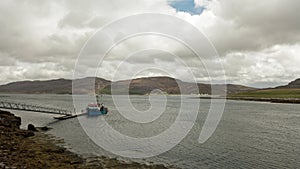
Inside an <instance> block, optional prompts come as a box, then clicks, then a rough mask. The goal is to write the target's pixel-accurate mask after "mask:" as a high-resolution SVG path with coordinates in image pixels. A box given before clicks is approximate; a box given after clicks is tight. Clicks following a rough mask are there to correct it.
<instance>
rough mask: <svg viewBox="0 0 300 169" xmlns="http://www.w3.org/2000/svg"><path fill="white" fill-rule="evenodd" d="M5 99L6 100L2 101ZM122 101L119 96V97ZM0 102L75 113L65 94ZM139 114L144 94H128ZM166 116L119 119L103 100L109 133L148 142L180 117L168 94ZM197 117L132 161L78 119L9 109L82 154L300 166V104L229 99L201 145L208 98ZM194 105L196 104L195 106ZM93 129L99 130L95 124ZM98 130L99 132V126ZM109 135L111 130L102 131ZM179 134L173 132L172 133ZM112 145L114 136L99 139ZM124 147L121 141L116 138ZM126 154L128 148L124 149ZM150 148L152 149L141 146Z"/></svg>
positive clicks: (181, 163) (187, 164) (188, 163)
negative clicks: (183, 132) (171, 139)
mask: <svg viewBox="0 0 300 169" xmlns="http://www.w3.org/2000/svg"><path fill="white" fill-rule="evenodd" d="M3 96H5V97H3ZM120 97H122V96H120ZM184 99H185V100H184V102H185V104H193V103H194V102H195V101H194V100H195V99H198V98H193V97H184ZM0 100H5V101H14V102H22V103H27V104H35V105H41V106H48V107H56V108H62V109H69V110H73V109H74V106H73V102H72V97H71V96H69V95H3V94H2V95H1V97H0ZM130 100H131V104H130V105H127V104H124V105H122V106H123V107H122V109H124V108H126V106H133V107H134V108H135V109H136V110H137V111H147V110H148V109H150V108H151V104H150V102H149V97H148V96H130ZM166 100H167V103H166V107H165V109H164V112H163V113H162V114H161V115H160V116H159V117H158V118H157V119H155V120H154V121H153V122H150V123H136V122H132V121H130V120H129V119H127V118H125V117H123V116H122V113H120V112H119V110H120V109H118V108H117V107H116V105H115V104H114V101H113V100H112V97H111V96H103V97H102V98H101V102H103V103H105V105H106V106H107V107H108V108H109V111H110V113H109V114H108V115H107V116H102V117H96V118H99V120H100V121H101V120H105V121H106V122H107V123H108V124H109V125H110V126H111V127H112V129H114V130H116V131H119V132H120V133H122V134H124V135H127V136H130V137H135V138H147V137H152V136H155V135H159V134H160V133H162V132H163V131H165V130H167V129H168V128H169V127H170V126H171V125H172V124H173V123H174V121H175V120H176V117H177V116H178V113H179V110H180V106H181V103H182V98H181V97H180V96H166ZM200 100H201V101H200V106H199V110H198V112H197V113H198V115H197V117H196V119H195V123H194V125H193V127H192V129H191V131H190V132H189V133H188V134H187V136H186V137H185V138H184V139H183V140H182V141H181V142H180V143H179V144H177V145H176V146H175V147H173V148H172V149H170V150H169V151H166V152H164V153H162V154H160V155H157V156H154V157H150V158H144V159H136V158H134V159H132V158H124V157H120V156H118V155H115V154H113V153H111V152H110V151H109V150H104V149H103V148H101V147H100V146H98V145H97V144H96V143H95V142H94V141H93V140H92V139H91V138H89V137H88V135H87V134H86V133H85V131H84V129H83V127H82V124H81V123H80V120H82V119H80V118H88V117H86V116H80V117H78V118H74V119H68V120H65V121H57V120H55V119H53V117H54V116H57V115H51V114H42V113H36V112H25V111H16V110H9V111H11V112H13V113H14V114H16V115H18V116H21V117H22V126H21V127H22V128H26V126H27V124H29V123H33V124H35V125H36V126H49V127H51V128H53V129H52V130H50V131H49V132H48V133H50V134H53V135H55V136H57V137H59V138H62V139H64V141H65V146H67V147H68V148H70V150H71V151H73V152H76V153H78V154H81V155H106V156H110V157H117V158H121V159H125V160H132V161H138V162H145V163H149V162H150V163H152V162H153V163H158V164H167V165H174V166H177V167H180V168H297V167H299V166H300V105H296V104H277V103H266V102H249V101H232V100H227V101H226V106H225V110H224V112H223V116H222V119H221V121H220V123H219V124H218V127H217V129H216V130H215V132H214V133H213V135H212V136H211V137H210V138H209V139H208V140H207V141H206V142H205V143H202V144H200V143H199V142H198V138H199V134H200V132H201V129H202V127H203V124H204V122H205V119H206V117H207V112H209V108H210V106H213V105H211V100H209V99H200ZM195 104H196V103H195ZM95 127H99V126H97V125H95ZM99 130H101V129H100V128H99ZM103 132H109V131H103ZM176 134H177V133H176V132H174V135H176ZM103 139H107V141H116V138H115V136H114V135H110V137H107V138H103ZM117 141H119V142H120V144H121V143H122V140H117ZM123 148H124V151H130V148H128V150H126V145H124V146H123ZM141 148H146V149H149V148H150V149H151V147H141Z"/></svg>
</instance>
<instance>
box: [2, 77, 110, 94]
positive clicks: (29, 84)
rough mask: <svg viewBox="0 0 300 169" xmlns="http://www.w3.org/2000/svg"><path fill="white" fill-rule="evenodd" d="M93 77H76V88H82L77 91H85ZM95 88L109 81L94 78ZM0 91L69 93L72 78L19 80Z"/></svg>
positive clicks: (102, 86) (99, 87) (105, 84)
mask: <svg viewBox="0 0 300 169" xmlns="http://www.w3.org/2000/svg"><path fill="white" fill-rule="evenodd" d="M93 79H94V78H91V77H88V78H83V79H76V80H75V81H76V84H77V85H78V86H79V87H78V88H80V89H82V90H81V91H77V93H87V92H88V90H89V89H88V88H87V87H86V84H87V83H88V82H89V81H91V80H93ZM95 84H96V85H95V87H96V90H100V89H102V88H104V87H105V86H107V85H108V84H110V81H108V80H105V79H101V78H96V79H95ZM0 93H16V94H71V93H72V80H69V79H54V80H45V81H39V80H36V81H19V82H13V83H9V84H6V85H1V86H0Z"/></svg>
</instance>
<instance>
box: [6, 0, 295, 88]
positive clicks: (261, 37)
mask: <svg viewBox="0 0 300 169" xmlns="http://www.w3.org/2000/svg"><path fill="white" fill-rule="evenodd" d="M185 2H188V3H185V5H184V4H182V3H183V1H180V0H176V1H169V0H153V1H149V0H132V1H122V0H111V1H110V2H109V3H108V2H107V1H98V0H87V1H84V2H83V1H80V0H72V1H71V0H64V1H55V0H54V1H39V0H32V1H23V0H20V1H1V2H0V25H1V29H0V58H1V63H0V71H1V73H0V77H1V80H0V83H1V84H3V83H8V82H11V81H16V80H27V79H47V78H49V79H51V78H61V77H63V78H72V73H73V70H74V66H75V63H76V59H77V56H78V54H79V52H80V49H81V48H82V46H83V45H84V44H85V42H86V41H87V40H88V39H89V38H90V37H91V36H92V35H93V33H95V32H96V31H97V30H98V29H99V28H100V27H102V26H104V25H106V24H108V23H110V22H112V21H114V20H116V19H120V18H123V17H126V16H130V15H133V14H139V13H145V12H151V13H154V12H158V13H164V14H169V15H172V16H175V17H179V18H181V19H184V20H186V21H188V22H190V23H191V24H193V25H194V26H195V27H197V28H199V29H200V30H201V31H202V32H203V33H204V34H205V35H206V36H207V38H208V39H209V40H210V41H211V42H212V44H213V45H214V46H215V47H216V49H217V51H218V52H219V54H220V56H221V59H222V60H224V63H225V70H226V75H227V78H228V79H227V80H228V81H229V82H232V83H243V84H245V85H252V86H266V85H277V84H284V83H287V82H288V81H290V80H293V79H295V78H298V75H299V68H298V65H299V64H300V60H299V59H298V58H299V56H297V55H298V53H299V52H300V51H299V45H300V44H299V42H300V22H299V21H298V20H299V18H300V13H299V6H300V1H295V0H286V1H284V2H283V1H279V0H264V1H256V2H255V3H254V2H253V1H251V0H245V1H237V0H226V1H221V0H194V1H185ZM180 4H181V5H180ZM204 8H205V10H203V9H204ZM200 9H201V11H200ZM197 10H199V11H197ZM157 26H158V27H159V26H163V25H157ZM191 38H192V37H191ZM97 47H99V45H98V44H95V46H94V48H97ZM149 48H153V49H158V50H159V49H163V50H165V51H168V52H170V53H173V54H176V55H178V56H179V57H180V59H181V60H183V61H184V62H185V63H186V64H187V65H188V66H189V67H190V68H191V69H192V70H193V72H195V73H196V75H197V76H196V78H197V79H198V80H200V81H205V80H207V79H208V78H207V73H206V72H205V69H204V67H203V65H201V62H199V61H197V59H195V56H194V55H193V54H191V51H189V50H187V49H186V48H185V47H184V46H182V44H178V43H177V42H174V41H172V40H166V39H165V38H164V37H153V36H152V37H149V36H148V37H147V36H144V37H140V38H134V39H131V40H128V41H124V42H123V43H121V44H119V45H118V46H116V47H115V48H114V50H112V51H111V53H110V55H109V56H108V57H107V58H106V59H105V62H103V64H105V65H106V66H104V67H103V68H102V69H101V72H102V73H103V74H102V75H101V76H102V77H107V78H110V77H112V74H111V72H113V71H114V69H116V67H117V66H118V63H120V61H121V60H124V58H126V57H127V56H128V55H130V54H131V53H134V52H137V51H142V50H143V49H149ZM140 54H141V57H133V58H131V59H129V60H128V61H126V62H124V65H126V66H125V67H124V69H122V71H123V73H124V75H122V77H120V78H126V77H128V76H127V75H130V74H132V72H134V71H135V69H136V68H137V67H139V66H141V67H143V66H144V67H145V66H148V67H151V66H153V65H158V64H161V67H163V65H164V67H167V70H170V71H173V74H174V76H176V77H177V78H181V79H188V78H187V73H186V69H185V67H184V65H183V64H182V63H180V62H179V61H178V60H176V59H174V58H171V57H169V56H166V57H163V56H165V55H164V54H163V53H160V52H158V53H156V54H155V56H154V55H153V53H148V54H145V53H140ZM206 59H207V62H209V63H210V65H211V67H212V68H214V67H213V66H214V64H213V63H214V62H215V60H212V59H211V60H209V58H206ZM199 65H200V66H199ZM126 67H127V68H126ZM81 69H83V70H84V69H88V63H87V65H86V67H82V68H81ZM220 71H221V70H219V69H215V71H214V72H213V73H212V74H211V75H212V76H213V77H212V78H217V77H218V73H219V72H220ZM142 74H143V75H145V76H146V75H162V74H163V72H157V71H154V70H149V71H146V72H144V73H142Z"/></svg>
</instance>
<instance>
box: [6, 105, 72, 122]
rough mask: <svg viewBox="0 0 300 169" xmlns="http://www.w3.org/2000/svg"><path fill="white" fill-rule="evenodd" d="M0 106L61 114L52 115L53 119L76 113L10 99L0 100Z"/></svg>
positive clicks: (62, 118)
mask: <svg viewBox="0 0 300 169" xmlns="http://www.w3.org/2000/svg"><path fill="white" fill-rule="evenodd" d="M0 108H3V109H11V110H22V111H31V112H39V113H48V114H57V115H62V116H59V117H54V118H55V119H58V120H66V119H69V118H74V117H77V115H76V113H75V112H73V111H71V110H66V109H60V108H51V107H46V106H38V105H30V104H26V103H17V102H11V101H0Z"/></svg>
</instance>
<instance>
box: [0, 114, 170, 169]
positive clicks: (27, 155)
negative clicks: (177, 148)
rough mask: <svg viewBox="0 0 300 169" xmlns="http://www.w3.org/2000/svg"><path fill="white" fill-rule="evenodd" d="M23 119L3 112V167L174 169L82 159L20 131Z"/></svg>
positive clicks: (42, 136)
mask: <svg viewBox="0 0 300 169" xmlns="http://www.w3.org/2000/svg"><path fill="white" fill-rule="evenodd" d="M20 125H21V118H20V117H17V116H15V115H14V114H12V113H10V112H8V111H3V110H0V132H1V135H0V168H58V169H59V168H61V169H65V168H79V169H94V168H95V169H98V168H99V169H100V168H101V169H102V168H116V169H123V168H124V169H126V168H127V169H129V168H130V169H131V168H132V169H135V168H136V169H138V168H143V169H172V168H175V167H173V166H164V165H162V164H160V165H159V164H157V165H156V164H149V165H148V164H142V163H137V162H126V161H122V160H118V159H116V158H109V157H105V156H93V157H88V158H83V157H82V156H80V155H78V154H75V153H73V152H71V151H69V150H67V149H66V148H63V147H61V146H59V145H58V144H61V143H62V142H63V141H62V140H59V139H58V138H56V137H55V136H52V135H49V134H47V133H44V132H43V131H42V130H41V129H40V128H38V127H36V128H37V129H39V130H38V131H33V130H23V129H20Z"/></svg>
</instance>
